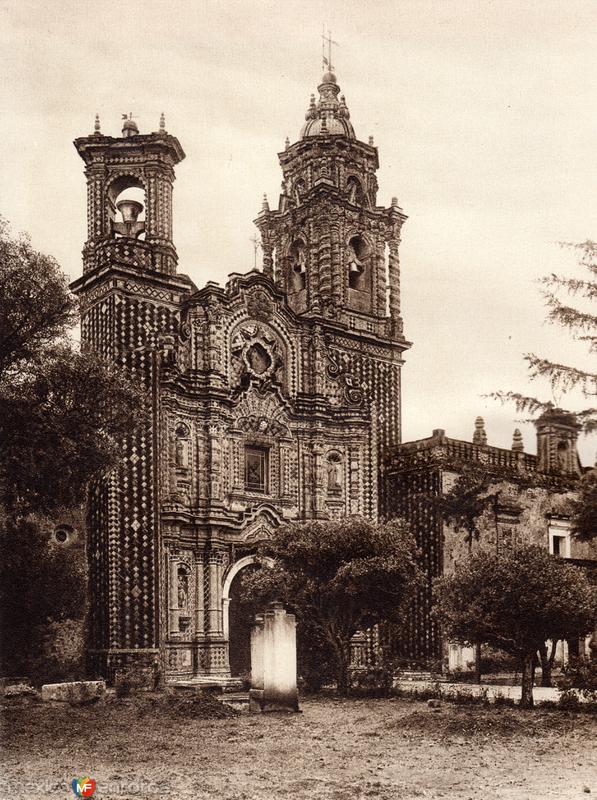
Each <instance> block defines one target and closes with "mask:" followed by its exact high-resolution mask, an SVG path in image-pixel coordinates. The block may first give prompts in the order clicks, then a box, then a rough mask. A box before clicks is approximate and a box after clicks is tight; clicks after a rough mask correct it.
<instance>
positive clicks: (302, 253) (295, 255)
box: [288, 239, 307, 292]
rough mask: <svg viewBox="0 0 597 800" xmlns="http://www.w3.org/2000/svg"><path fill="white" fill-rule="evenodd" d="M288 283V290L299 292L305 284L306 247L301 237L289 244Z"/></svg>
mask: <svg viewBox="0 0 597 800" xmlns="http://www.w3.org/2000/svg"><path fill="white" fill-rule="evenodd" d="M288 284H289V285H288V291H289V292H300V291H302V290H303V289H305V288H306V286H307V248H306V245H305V243H304V242H303V240H302V239H296V240H295V241H294V242H293V243H292V245H291V246H290V251H289V274H288Z"/></svg>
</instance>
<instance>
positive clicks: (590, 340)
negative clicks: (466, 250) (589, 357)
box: [574, 336, 597, 353]
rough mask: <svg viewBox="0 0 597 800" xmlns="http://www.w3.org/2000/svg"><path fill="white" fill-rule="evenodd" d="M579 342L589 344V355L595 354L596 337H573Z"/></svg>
mask: <svg viewBox="0 0 597 800" xmlns="http://www.w3.org/2000/svg"><path fill="white" fill-rule="evenodd" d="M574 338H575V339H576V340H577V341H579V342H588V343H589V353H597V336H575V337H574Z"/></svg>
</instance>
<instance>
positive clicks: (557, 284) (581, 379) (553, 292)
mask: <svg viewBox="0 0 597 800" xmlns="http://www.w3.org/2000/svg"><path fill="white" fill-rule="evenodd" d="M563 246H564V247H567V248H572V249H574V250H577V251H578V252H579V254H580V259H579V265H580V266H581V267H582V268H583V270H585V271H586V272H587V273H588V274H587V277H585V278H583V279H579V278H571V277H563V276H561V275H555V274H552V275H547V276H546V277H544V278H542V280H541V284H542V286H543V296H544V298H545V303H546V305H547V306H548V308H549V311H548V315H547V318H548V320H549V321H550V322H552V323H554V324H557V325H560V326H561V327H562V328H564V329H565V330H567V331H568V332H569V333H570V334H572V337H573V338H574V339H576V340H578V341H582V342H585V343H586V344H587V345H588V347H589V353H591V354H594V353H597V315H595V313H594V311H593V308H594V306H593V305H592V304H593V303H594V302H595V300H597V243H595V242H592V241H586V242H582V243H580V244H569V243H566V244H564V245H563ZM562 294H567V295H568V296H569V297H576V298H578V299H579V300H580V301H581V305H582V304H583V303H584V304H585V305H586V307H587V308H586V309H585V308H576V307H574V306H573V305H570V303H568V302H565V301H564V300H562V299H561V295H562ZM587 309H589V310H587ZM525 360H526V361H527V363H528V365H529V370H530V376H531V379H535V378H547V380H548V381H549V383H550V385H551V388H552V391H559V392H564V393H566V392H570V391H572V390H573V389H577V390H579V391H580V393H581V394H582V396H583V397H584V398H585V399H586V400H588V401H589V402H590V403H592V402H594V398H595V397H597V373H595V372H591V371H589V370H586V369H581V368H579V367H575V366H570V365H567V364H559V363H557V362H554V361H551V360H550V359H548V358H544V357H543V356H538V355H536V354H535V353H527V354H526V355H525ZM492 396H493V397H495V398H497V399H499V400H502V401H508V400H510V401H513V402H514V403H515V404H516V408H517V411H519V412H527V413H530V414H536V413H539V412H544V411H550V410H553V409H554V408H555V406H554V404H553V403H552V402H551V401H548V400H540V399H538V398H536V397H530V396H527V395H522V394H519V393H517V392H494V393H493V395H492ZM574 413H575V416H576V418H577V419H578V421H579V422H580V423H581V425H582V426H583V430H584V431H585V433H591V432H592V431H596V430H597V408H595V407H593V406H589V407H587V408H584V409H582V410H581V411H576V412H574Z"/></svg>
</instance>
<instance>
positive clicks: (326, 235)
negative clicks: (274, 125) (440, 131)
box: [255, 67, 406, 339]
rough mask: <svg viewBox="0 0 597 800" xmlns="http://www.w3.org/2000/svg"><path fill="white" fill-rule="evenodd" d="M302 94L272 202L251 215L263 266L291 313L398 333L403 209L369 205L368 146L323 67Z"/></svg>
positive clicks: (373, 158)
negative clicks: (297, 124)
mask: <svg viewBox="0 0 597 800" xmlns="http://www.w3.org/2000/svg"><path fill="white" fill-rule="evenodd" d="M318 92H319V99H318V100H317V101H316V100H315V96H314V95H311V102H310V105H309V108H308V109H307V113H306V115H305V123H304V125H303V127H302V129H301V132H300V137H299V140H298V141H297V142H295V143H294V144H292V145H291V144H290V143H289V141H288V140H287V141H286V149H285V150H284V151H283V152H282V153H280V154H279V160H280V165H281V167H282V173H283V181H282V191H281V194H280V198H279V202H278V208H277V209H276V210H270V208H269V205H268V203H267V200H265V199H264V203H263V207H262V210H261V213H260V214H259V216H258V217H257V219H256V220H255V224H256V225H257V227H258V228H259V231H260V234H261V242H262V247H263V269H264V272H265V273H266V274H268V275H270V276H271V277H272V278H273V279H274V281H275V283H276V284H277V285H278V286H279V287H280V288H281V289H283V291H284V292H285V293H286V295H287V297H288V302H289V304H290V306H291V307H292V308H293V310H294V311H295V312H296V313H298V314H307V315H314V316H318V315H322V316H327V317H332V318H334V319H337V320H339V321H342V322H344V323H346V324H347V325H349V326H353V327H354V322H352V323H351V318H353V319H354V316H355V315H356V316H357V317H360V318H365V319H366V320H367V327H368V328H369V329H372V330H375V331H376V332H378V333H380V334H382V335H383V336H384V337H385V338H394V339H399V338H401V336H402V320H401V318H400V285H399V284H400V274H399V273H400V266H399V257H398V247H399V243H400V231H401V227H402V224H403V223H404V221H405V220H406V215H405V214H404V213H403V211H402V209H401V208H400V207H399V206H398V201H397V200H396V199H395V198H393V199H392V202H391V204H390V206H389V207H388V208H384V207H383V206H379V205H377V189H378V185H377V178H376V170H377V169H378V167H379V159H378V153H377V148H376V147H374V145H373V139H372V137H370V138H369V141H368V143H365V142H362V141H360V140H358V139H357V137H356V135H355V132H354V128H353V126H352V122H351V120H350V112H349V110H348V107H347V105H346V100H345V98H344V95H342V94H341V93H340V87H339V86H338V82H337V79H336V75H335V74H334V72H333V71H332V68H331V67H328V69H327V70H326V71H325V72H324V74H323V76H322V78H321V82H320V84H319V86H318Z"/></svg>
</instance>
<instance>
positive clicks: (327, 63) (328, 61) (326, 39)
mask: <svg viewBox="0 0 597 800" xmlns="http://www.w3.org/2000/svg"><path fill="white" fill-rule="evenodd" d="M321 38H322V42H321V58H322V60H323V68H324V69H325V68H326V67H327V68H328V70H329V71H330V72H332V70H333V69H334V67H333V66H332V45H333V44H335V45H336V47H340V45H339V44H338V42H335V41H334V40H333V39H332V32H331V31H330V30H328V35H327V36H326V35H325V25H324V26H323V33H322V34H321ZM326 44H327V46H328V54H327V58H326V55H325V46H326Z"/></svg>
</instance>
